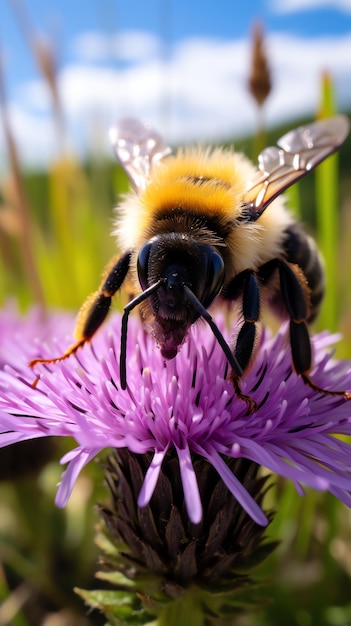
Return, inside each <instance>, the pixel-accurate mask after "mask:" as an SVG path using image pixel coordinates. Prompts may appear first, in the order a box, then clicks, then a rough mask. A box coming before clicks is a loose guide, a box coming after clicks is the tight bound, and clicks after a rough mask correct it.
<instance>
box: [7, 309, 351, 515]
mask: <svg viewBox="0 0 351 626" xmlns="http://www.w3.org/2000/svg"><path fill="white" fill-rule="evenodd" d="M2 317H3V319H2V321H1V325H3V324H4V323H5V321H6V314H5V319H4V314H2ZM217 321H218V324H219V326H220V327H221V329H222V330H223V333H224V335H225V336H226V337H227V339H228V340H229V336H228V333H226V330H225V328H224V323H223V321H221V320H220V319H219V320H217ZM120 322H121V320H120V316H119V315H115V316H114V317H113V318H112V319H111V321H110V323H109V324H108V325H106V326H105V328H104V329H103V330H102V331H101V332H99V333H98V335H97V336H96V338H94V340H93V342H92V344H91V345H90V346H89V345H86V346H85V347H84V348H83V349H81V350H80V351H79V352H78V353H77V355H76V356H72V357H70V358H69V359H68V360H66V361H63V362H62V363H58V364H55V365H52V366H40V368H39V366H38V373H40V380H39V382H38V384H37V386H36V387H35V388H33V386H32V383H33V373H32V371H31V370H30V368H29V367H28V365H27V363H28V361H29V360H30V359H32V358H36V357H44V358H48V357H50V356H52V355H55V354H57V353H60V352H61V353H62V352H63V351H64V349H65V347H66V345H67V338H66V339H64V338H63V335H62V334H61V331H62V329H61V328H59V326H58V325H57V340H56V341H55V342H52V344H51V345H49V344H47V343H43V341H42V339H41V337H42V336H43V334H47V332H46V329H45V327H44V326H43V325H41V327H40V328H38V327H37V328H36V327H35V324H33V321H32V320H31V319H30V317H29V318H28V321H27V323H26V322H22V326H23V334H24V336H25V337H26V338H27V337H28V335H29V334H30V335H31V337H34V336H35V335H37V337H38V339H37V340H36V341H35V340H34V339H30V340H28V341H27V339H26V340H25V341H24V340H20V339H19V338H18V337H16V334H15V333H14V332H13V328H12V330H11V335H10V336H8V337H7V338H6V339H5V341H4V346H3V348H2V350H3V354H4V355H5V356H6V360H7V365H5V366H4V368H3V371H2V372H0V446H1V447H3V446H6V445H9V444H12V443H16V442H18V441H23V440H27V439H35V438H38V437H47V436H64V437H73V438H74V439H75V440H76V442H77V444H78V445H77V447H76V448H75V449H73V450H71V451H70V452H69V453H68V454H66V455H65V456H64V457H63V458H62V463H63V464H66V463H67V464H68V466H67V469H66V470H65V472H64V473H63V476H62V481H61V484H60V485H59V488H58V493H57V497H56V503H57V505H58V506H64V505H65V503H66V502H67V500H68V498H69V495H70V493H71V491H72V489H73V486H74V483H75V481H76V478H77V476H78V474H79V472H80V471H81V469H82V468H83V467H84V466H85V465H86V464H87V463H88V462H89V461H90V460H91V459H92V458H93V457H95V456H96V455H97V454H98V453H99V452H101V451H102V450H104V449H105V448H111V447H112V448H117V449H121V448H122V449H123V448H126V449H128V450H129V451H130V452H132V453H134V454H143V455H145V454H151V457H152V458H151V460H150V464H149V466H148V468H147V471H146V473H145V477H144V479H143V482H142V485H141V488H140V491H139V493H138V495H137V502H138V506H139V507H145V506H146V505H147V504H148V503H149V502H150V500H151V497H152V494H153V493H154V490H155V486H156V484H157V482H158V480H159V476H160V471H161V467H162V464H163V462H164V459H165V457H166V455H167V453H168V452H169V451H172V452H174V453H176V455H177V458H178V462H179V470H180V477H181V484H182V488H183V492H184V501H185V506H186V510H187V514H188V516H189V519H190V520H191V522H192V523H194V524H198V523H200V521H201V519H202V513H203V509H202V503H201V497H200V491H199V486H198V480H197V477H196V472H195V470H194V466H193V461H192V459H193V455H197V457H199V458H203V459H206V460H207V461H208V462H209V463H210V465H212V466H213V468H214V469H215V470H216V472H217V473H218V474H219V476H220V478H221V479H222V481H223V483H224V484H225V485H226V487H227V489H228V490H229V492H230V493H231V494H232V495H233V496H234V498H235V499H236V500H237V501H238V503H239V504H240V505H241V507H242V508H243V509H244V510H245V511H246V512H247V513H248V515H249V516H250V517H251V518H252V519H253V521H254V522H255V523H257V524H259V525H262V526H264V525H266V524H267V516H266V515H265V514H264V513H263V511H262V510H261V507H260V505H259V503H258V502H257V499H255V497H253V496H252V495H251V494H250V493H249V492H248V491H247V490H246V489H245V487H244V486H243V484H242V483H241V482H240V480H239V479H238V477H237V476H236V475H235V473H234V472H233V471H232V470H231V469H230V467H229V465H228V463H227V461H226V458H227V457H229V458H232V459H240V458H243V459H248V460H249V461H252V462H254V463H257V464H258V465H262V466H264V467H266V468H268V469H269V470H271V471H272V472H275V473H276V474H279V475H281V476H284V477H287V478H289V479H290V480H292V481H293V483H294V484H295V486H296V488H297V490H298V491H299V492H300V493H303V487H302V486H303V485H305V486H308V487H311V488H314V489H317V490H321V491H330V492H331V493H333V494H334V495H335V496H336V497H338V498H339V499H340V500H341V501H342V502H344V503H345V504H346V505H348V506H351V496H350V492H351V446H350V445H349V444H348V443H347V442H346V441H344V440H342V439H341V438H340V437H339V435H350V434H351V404H350V403H348V402H346V401H345V400H344V399H343V398H340V397H334V396H327V395H320V394H319V393H316V392H314V391H313V390H312V389H311V388H309V387H308V386H306V385H305V384H304V383H303V381H302V379H301V377H299V376H297V375H295V373H294V372H293V370H292V366H291V356H290V353H289V349H288V347H287V346H288V343H287V339H286V329H285V328H282V329H281V330H280V332H279V333H278V334H277V335H276V336H275V337H271V336H269V334H268V333H267V332H263V334H262V337H261V342H260V347H259V350H258V354H257V357H256V359H255V361H254V363H253V366H252V369H251V371H250V372H249V373H248V375H247V376H246V378H245V380H244V381H242V388H243V391H244V392H245V393H247V394H249V395H250V396H251V397H252V398H253V399H254V400H255V401H256V403H257V405H258V409H257V411H256V412H255V413H254V414H250V415H248V414H247V409H246V404H245V403H244V402H242V401H241V400H239V399H238V398H237V397H236V396H235V394H234V393H233V388H232V384H231V382H230V381H229V380H227V368H228V366H227V363H226V359H225V357H224V355H223V353H222V350H221V348H220V347H219V346H218V344H217V342H216V340H215V338H214V337H213V335H212V333H211V331H210V330H209V329H207V328H206V327H204V326H201V325H200V324H199V325H197V326H195V327H194V328H192V329H191V332H190V333H189V337H188V339H187V341H186V343H185V344H184V345H183V347H182V349H181V350H180V352H179V354H178V355H177V357H176V358H175V359H173V360H171V361H167V362H164V360H163V358H162V356H161V354H160V351H159V350H158V349H157V347H156V346H155V343H154V340H153V338H152V337H151V336H150V335H148V334H147V332H146V331H145V329H144V327H143V326H142V325H141V324H140V322H138V320H136V319H132V320H130V326H129V333H128V345H127V367H128V387H127V389H126V390H125V391H123V390H122V389H121V388H120V384H119V380H120V376H119V351H120V348H119V343H120ZM66 324H67V318H66ZM33 326H34V327H33ZM62 326H63V327H64V326H65V324H62ZM3 334H5V333H4V332H3ZM335 340H336V336H330V335H328V334H327V333H322V334H320V335H318V336H316V337H315V338H314V340H313V349H314V355H315V371H314V373H313V379H314V380H315V382H316V384H317V385H320V386H321V387H323V388H326V389H328V388H329V389H331V388H333V389H335V388H341V389H346V388H350V386H351V374H350V364H349V363H347V362H341V361H336V360H334V359H333V358H332V357H331V355H330V354H328V352H327V349H328V347H329V346H330V345H331V344H332V343H333V342H334V341H335Z"/></svg>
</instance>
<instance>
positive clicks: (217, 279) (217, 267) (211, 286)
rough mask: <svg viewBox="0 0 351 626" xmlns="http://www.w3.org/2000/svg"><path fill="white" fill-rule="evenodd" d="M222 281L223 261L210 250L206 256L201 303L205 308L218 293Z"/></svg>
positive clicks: (216, 253)
mask: <svg viewBox="0 0 351 626" xmlns="http://www.w3.org/2000/svg"><path fill="white" fill-rule="evenodd" d="M223 281H224V261H223V259H222V257H221V255H220V254H218V252H215V251H214V250H211V252H210V254H209V255H208V257H207V272H206V285H205V289H204V293H203V297H202V304H203V305H204V306H205V307H206V308H207V307H209V306H210V304H211V302H213V300H214V299H215V297H216V296H217V295H218V294H219V292H220V290H221V288H222V285H223Z"/></svg>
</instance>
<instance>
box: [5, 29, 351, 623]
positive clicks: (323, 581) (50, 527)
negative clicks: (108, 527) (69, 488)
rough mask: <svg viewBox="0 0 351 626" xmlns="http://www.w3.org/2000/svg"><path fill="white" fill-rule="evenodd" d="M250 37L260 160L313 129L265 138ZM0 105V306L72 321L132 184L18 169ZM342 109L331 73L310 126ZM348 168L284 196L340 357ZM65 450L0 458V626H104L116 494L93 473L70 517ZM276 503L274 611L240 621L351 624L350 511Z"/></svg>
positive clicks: (66, 170) (348, 276)
mask: <svg viewBox="0 0 351 626" xmlns="http://www.w3.org/2000/svg"><path fill="white" fill-rule="evenodd" d="M255 32H256V38H254V39H253V41H252V58H253V59H254V61H253V63H254V64H255V63H256V66H255V65H253V66H252V67H251V73H248V76H247V85H246V86H245V85H243V89H245V88H246V89H248V91H249V93H250V94H251V97H252V102H253V108H256V110H257V128H256V132H255V133H254V134H253V135H251V134H250V135H248V136H247V137H242V136H241V137H240V138H238V137H228V141H227V143H228V145H232V143H233V142H234V143H235V147H236V149H239V150H243V151H245V153H246V154H248V155H249V156H251V157H252V158H254V159H255V158H256V156H257V153H258V152H259V151H260V150H261V149H262V147H263V146H264V145H267V144H268V145H269V144H274V143H275V142H276V140H277V139H278V138H279V136H281V135H282V134H283V133H285V132H286V131H287V130H289V129H290V128H292V127H294V126H297V125H299V124H300V123H303V122H305V121H309V120H307V119H293V120H291V122H289V123H286V124H284V126H279V127H274V128H270V130H267V129H266V128H265V124H264V115H262V112H263V109H264V108H267V107H269V97H268V96H269V94H270V90H274V81H272V80H271V76H270V74H269V63H270V62H272V63H274V59H271V60H268V65H266V63H267V59H266V57H265V54H264V41H262V39H260V37H261V36H262V32H261V31H259V30H256V31H255ZM38 41H39V40H38ZM31 42H32V44H30V45H29V46H28V54H30V55H32V56H33V59H34V60H35V61H36V63H37V64H38V72H41V74H42V77H43V79H44V81H46V84H47V89H48V92H49V93H50V94H51V96H52V120H53V125H54V127H55V128H56V132H57V136H58V144H59V143H60V141H59V137H60V135H61V134H62V133H63V132H64V133H65V134H69V129H68V128H64V124H65V122H64V119H65V111H64V109H63V107H62V102H61V100H60V97H59V84H58V81H57V76H56V72H55V67H54V64H53V63H52V57H51V56H50V54H49V52H48V50H49V49H46V48H43V47H39V46H37V47H35V45H33V42H34V44H35V42H36V32H35V31H34V30H33V31H31ZM255 55H256V56H255ZM255 71H256V75H255ZM257 71H258V76H257ZM255 81H256V82H255ZM271 82H272V83H273V84H270V83H271ZM262 94H263V95H262ZM266 98H268V100H267V102H265V100H266ZM0 99H1V117H2V128H3V133H4V145H5V147H6V162H5V165H4V167H3V169H2V172H1V176H0V263H1V271H0V303H1V305H2V306H5V305H6V303H7V302H8V301H9V300H10V299H14V300H15V302H16V303H18V307H19V309H20V310H21V311H23V313H24V315H25V312H26V310H28V308H29V307H30V306H31V305H32V304H34V303H35V304H36V305H39V307H41V308H42V309H43V310H48V311H50V310H51V309H60V310H69V311H77V310H78V308H79V306H80V305H81V303H82V302H83V301H84V299H85V297H86V296H87V294H89V293H90V292H91V291H94V290H95V289H96V286H97V284H98V282H99V278H100V274H101V271H102V269H103V267H104V265H105V263H106V262H107V261H108V260H109V258H110V257H111V256H112V255H113V254H114V253H115V252H116V250H115V242H114V240H113V238H112V237H111V235H110V231H111V222H112V207H113V206H115V205H116V203H117V201H118V197H119V196H120V194H122V193H124V192H125V191H126V190H127V188H128V183H127V180H126V177H125V175H124V174H123V172H122V171H121V170H120V168H119V167H118V166H117V165H116V164H115V163H114V162H112V160H110V159H109V158H108V157H107V156H106V155H103V154H98V155H97V154H95V155H90V154H85V155H84V157H82V158H81V157H79V158H78V156H76V155H75V153H74V151H67V150H66V149H65V147H64V146H63V145H62V148H61V149H60V150H59V151H58V154H57V156H56V158H55V159H54V160H51V161H50V162H48V163H47V167H45V168H42V169H38V168H36V169H33V168H27V167H24V166H23V164H22V162H21V146H20V145H19V144H18V141H17V140H16V139H15V136H14V133H13V128H12V125H11V121H10V118H9V116H8V114H7V99H6V78H5V75H4V73H3V72H1V74H0ZM335 100H336V98H335V91H334V87H333V76H330V75H328V74H326V73H324V74H322V73H321V76H320V85H319V92H318V93H316V103H318V104H317V105H316V111H315V116H316V117H326V116H329V115H333V114H334V113H335V112H336V111H337V108H338V106H337V103H336V102H335ZM106 132H107V128H106ZM350 164H351V141H350V138H349V139H348V140H347V141H346V143H345V145H344V146H343V147H342V148H341V150H340V153H339V154H338V155H336V156H333V157H332V158H331V159H328V161H327V162H325V163H324V164H323V165H322V166H321V167H320V168H319V169H318V171H317V172H316V173H315V174H313V175H310V176H308V177H307V178H305V179H304V180H303V181H302V182H301V183H299V184H298V185H296V186H295V187H294V188H293V189H292V190H291V191H289V194H288V196H289V202H290V205H291V207H292V210H293V211H295V212H296V214H297V215H299V216H301V218H302V220H303V221H304V222H305V224H306V227H307V228H308V230H309V231H310V232H312V233H314V234H315V236H316V238H317V240H318V242H319V245H320V247H321V249H322V252H323V254H324V256H325V260H326V268H327V282H328V291H327V298H326V301H325V304H324V307H323V311H322V314H321V316H320V318H319V320H318V322H317V324H316V328H317V329H322V328H329V329H330V330H340V331H341V332H342V334H343V340H342V342H341V343H340V345H339V347H338V355H339V356H340V357H342V358H347V357H350V355H351V318H350V310H351V247H350V244H349V240H350V234H351V210H350V209H351V172H350ZM0 349H1V347H0ZM70 444H71V442H62V441H59V442H51V441H44V442H37V443H35V444H21V445H17V446H13V447H12V448H11V449H3V450H1V451H0V476H1V479H2V480H1V483H0V599H1V600H2V604H1V606H0V626H4V625H5V624H13V625H14V626H32V625H33V626H37V625H39V624H43V625H45V626H69V625H70V624H78V625H79V624H82V625H84V624H86V625H89V624H90V625H94V624H103V623H104V619H103V618H102V617H101V616H100V615H99V614H98V613H96V612H94V613H91V614H87V613H86V608H85V607H84V606H83V605H82V602H81V600H80V599H79V598H78V597H77V596H76V595H75V594H74V592H73V587H74V586H79V587H87V588H92V587H94V586H97V584H96V581H94V571H95V570H96V563H97V558H98V552H97V549H96V548H95V546H94V525H95V523H96V521H97V515H96V512H95V504H96V502H98V501H102V500H104V499H106V498H107V497H108V496H107V490H105V486H104V482H103V471H102V468H101V466H100V464H99V462H96V463H91V464H90V466H89V467H88V468H87V469H86V470H85V471H84V472H83V474H82V476H81V478H80V479H79V481H78V484H77V487H76V488H75V490H74V492H73V496H72V498H71V500H70V502H69V504H68V506H67V507H66V508H65V510H63V511H61V510H58V509H56V508H55V505H54V494H55V491H56V484H57V482H58V481H59V479H60V473H61V468H60V466H59V464H58V460H59V458H60V457H61V456H62V454H63V453H64V452H65V451H66V450H68V449H69V448H70ZM268 498H269V504H270V505H272V504H273V506H274V508H275V509H276V511H277V514H276V517H275V519H274V521H273V523H272V524H271V526H270V528H269V530H268V535H269V536H270V537H272V538H274V539H278V540H279V541H280V542H281V543H280V547H279V548H278V550H277V551H276V552H275V553H274V554H273V555H272V556H271V557H269V559H268V561H267V562H266V563H265V564H264V565H263V566H262V567H261V569H260V572H259V574H260V576H261V577H262V579H263V580H265V581H266V582H265V584H266V588H267V599H270V600H271V602H269V603H268V604H267V606H266V607H265V608H264V610H263V611H262V612H261V613H260V614H259V615H258V616H257V615H255V616H254V617H252V616H248V617H247V618H244V619H243V620H242V621H240V624H247V625H248V626H252V625H253V624H255V626H275V625H276V626H278V625H279V626H280V624H281V623H282V622H284V624H285V625H286V626H316V625H318V626H347V625H350V624H351V513H350V511H349V510H348V509H346V507H344V506H343V505H340V504H339V503H338V502H337V501H336V500H335V499H334V498H333V497H332V496H330V495H329V494H327V495H326V494H316V493H313V492H309V493H308V495H307V497H306V498H303V499H301V498H300V497H298V496H297V495H296V493H295V491H294V489H293V487H292V486H291V485H290V484H288V483H286V482H283V481H280V480H278V482H277V484H276V486H275V487H274V489H273V490H271V492H270V494H269V496H268ZM33 503H34V506H33ZM267 581H268V582H267Z"/></svg>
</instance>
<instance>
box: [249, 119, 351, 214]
mask: <svg viewBox="0 0 351 626" xmlns="http://www.w3.org/2000/svg"><path fill="white" fill-rule="evenodd" d="M349 127H350V124H349V120H348V119H347V117H345V116H343V115H338V116H336V117H333V118H330V119H326V120H323V121H320V122H315V123H314V124H310V125H309V126H300V127H299V128H296V129H295V130H292V131H290V132H288V133H287V134H286V135H284V136H283V137H281V138H280V139H279V141H278V142H277V144H278V145H277V146H274V147H273V146H272V147H269V148H266V149H265V150H263V152H261V154H260V155H259V157H258V167H259V172H258V173H257V176H256V178H255V179H254V180H253V181H251V182H250V184H249V187H248V190H247V191H246V192H245V194H244V201H243V209H244V213H245V215H247V218H248V219H249V220H255V219H257V218H258V217H259V216H260V215H261V214H262V213H263V211H264V210H265V209H266V208H267V206H268V205H269V204H270V203H271V202H272V200H274V199H275V198H276V197H277V196H279V194H281V193H282V192H283V191H284V190H285V189H287V187H290V185H292V184H293V183H295V182H296V181H297V180H299V179H300V178H302V177H303V176H305V175H306V174H308V172H310V171H311V170H313V169H314V168H315V167H316V166H317V165H318V164H319V163H320V162H321V161H323V159H325V158H326V157H327V156H329V155H330V154H332V153H333V152H335V150H337V149H338V147H339V146H340V145H341V144H342V143H343V141H344V140H345V139H346V137H347V135H348V132H349Z"/></svg>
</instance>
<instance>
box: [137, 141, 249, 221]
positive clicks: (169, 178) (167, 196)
mask: <svg viewBox="0 0 351 626" xmlns="http://www.w3.org/2000/svg"><path fill="white" fill-rule="evenodd" d="M253 173H254V168H253V166H252V164H251V163H250V162H249V161H248V160H247V159H246V158H244V157H243V156H242V155H238V154H235V153H230V152H224V151H223V150H222V149H215V150H213V151H212V152H210V150H201V149H189V150H185V151H183V150H179V151H178V152H177V154H176V155H174V156H171V157H169V158H167V159H165V160H164V161H163V162H162V163H161V164H160V165H159V166H158V167H156V168H155V169H154V170H153V172H152V177H151V181H150V184H148V185H147V186H146V189H145V191H143V193H141V194H140V202H141V204H142V205H143V206H144V209H145V212H144V218H145V221H144V223H143V226H144V228H146V229H147V227H148V221H149V220H150V222H151V221H152V220H153V219H154V217H155V215H156V214H157V213H160V212H162V211H166V212H167V210H169V211H172V210H174V209H177V208H182V209H185V210H188V211H191V213H192V214H199V215H210V214H211V213H213V212H215V213H217V214H218V213H220V215H221V216H222V217H223V219H224V220H233V219H235V218H236V217H238V215H239V213H240V206H241V201H242V197H243V193H244V191H245V189H246V186H247V181H248V177H252V176H253Z"/></svg>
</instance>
